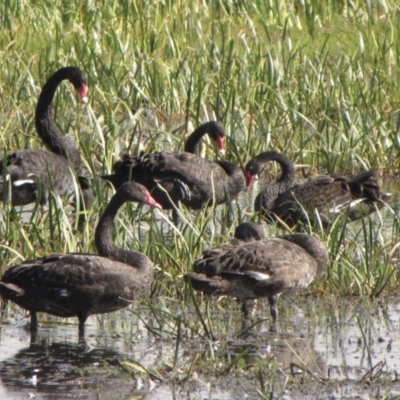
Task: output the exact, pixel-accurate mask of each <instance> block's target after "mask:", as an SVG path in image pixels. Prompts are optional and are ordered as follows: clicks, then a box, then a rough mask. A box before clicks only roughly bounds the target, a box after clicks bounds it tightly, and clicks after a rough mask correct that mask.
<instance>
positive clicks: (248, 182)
mask: <svg viewBox="0 0 400 400" xmlns="http://www.w3.org/2000/svg"><path fill="white" fill-rule="evenodd" d="M254 179H255V176H254V175H253V174H252V173H251V172H250V171H246V191H247V190H249V188H250V186H251V185H252V183H253V182H254Z"/></svg>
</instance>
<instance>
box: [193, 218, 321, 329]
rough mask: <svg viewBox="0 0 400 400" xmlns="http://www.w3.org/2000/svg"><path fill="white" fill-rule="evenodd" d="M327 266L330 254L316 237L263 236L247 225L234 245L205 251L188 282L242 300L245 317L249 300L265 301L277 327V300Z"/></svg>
mask: <svg viewBox="0 0 400 400" xmlns="http://www.w3.org/2000/svg"><path fill="white" fill-rule="evenodd" d="M327 264H328V251H327V249H326V247H325V246H324V245H323V244H322V243H321V242H320V241H319V240H318V239H316V238H315V237H313V236H309V235H306V234H303V233H296V234H293V235H287V236H283V237H281V238H265V237H264V232H263V231H262V229H261V228H260V227H259V226H257V225H254V224H249V223H243V224H241V225H239V226H238V227H237V228H236V232H235V238H234V239H232V240H231V241H230V242H228V243H225V244H222V245H220V246H218V247H215V248H213V249H211V250H206V251H204V252H203V255H202V256H201V257H199V258H198V259H197V260H196V261H195V263H194V265H193V270H194V272H192V273H189V274H187V275H186V276H185V279H186V280H187V281H190V282H191V285H192V287H193V288H194V289H196V290H198V291H201V292H204V293H206V294H209V295H218V296H223V295H227V296H232V297H235V298H237V299H239V300H240V301H241V302H242V311H243V312H244V313H245V314H246V315H247V314H248V309H247V304H246V302H247V300H252V299H258V298H261V297H266V298H268V301H269V304H270V311H271V316H272V320H273V323H275V322H276V320H277V317H278V311H277V307H276V306H277V302H278V298H279V296H280V295H281V294H286V293H290V292H294V291H296V290H301V289H304V288H306V287H307V286H308V285H309V284H310V283H311V282H312V281H313V280H314V278H315V277H316V276H318V275H320V274H321V273H322V272H323V271H324V270H325V269H326V267H327Z"/></svg>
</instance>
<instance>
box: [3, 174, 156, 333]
mask: <svg viewBox="0 0 400 400" xmlns="http://www.w3.org/2000/svg"><path fill="white" fill-rule="evenodd" d="M127 201H136V202H143V203H146V204H149V205H151V206H153V207H160V206H159V204H158V203H156V201H155V200H154V199H153V198H152V197H151V195H150V194H149V192H148V191H147V189H146V188H144V187H143V186H142V185H139V184H137V183H134V182H129V183H126V184H124V185H122V186H121V187H120V189H119V190H118V191H117V192H116V193H115V195H114V196H113V198H112V199H111V201H110V203H109V204H108V206H107V208H106V209H105V211H104V213H103V215H102V217H101V218H100V221H99V223H98V225H97V228H96V232H95V245H96V248H97V250H98V252H99V255H95V254H81V253H67V254H59V253H57V254H49V255H47V256H44V257H41V258H38V259H36V260H28V261H25V262H24V263H22V264H20V265H15V266H12V267H10V268H9V269H7V271H6V272H5V273H4V275H3V276H2V278H1V281H0V295H1V296H2V297H3V298H4V299H8V300H11V301H13V302H15V303H17V304H18V305H19V306H20V307H22V308H24V309H26V310H28V311H30V312H31V329H32V330H36V329H37V318H36V312H47V313H49V314H53V315H57V316H60V317H74V316H76V317H78V318H79V333H80V336H81V337H83V335H84V324H85V321H86V319H87V318H88V316H89V315H91V314H97V313H107V312H112V311H115V310H118V309H120V308H122V307H126V306H128V305H129V304H130V303H131V302H132V301H133V300H136V299H137V298H138V297H139V296H140V295H141V294H142V293H143V292H144V291H146V290H147V289H148V288H149V286H150V284H151V281H152V279H153V263H152V262H151V260H150V259H149V258H148V257H147V256H146V255H144V254H142V253H139V252H135V251H129V250H124V249H120V248H118V247H117V246H116V245H115V244H114V243H113V241H112V231H113V228H112V224H113V219H114V217H115V215H116V213H117V211H118V209H119V208H120V207H121V206H122V205H123V204H124V203H125V202H127Z"/></svg>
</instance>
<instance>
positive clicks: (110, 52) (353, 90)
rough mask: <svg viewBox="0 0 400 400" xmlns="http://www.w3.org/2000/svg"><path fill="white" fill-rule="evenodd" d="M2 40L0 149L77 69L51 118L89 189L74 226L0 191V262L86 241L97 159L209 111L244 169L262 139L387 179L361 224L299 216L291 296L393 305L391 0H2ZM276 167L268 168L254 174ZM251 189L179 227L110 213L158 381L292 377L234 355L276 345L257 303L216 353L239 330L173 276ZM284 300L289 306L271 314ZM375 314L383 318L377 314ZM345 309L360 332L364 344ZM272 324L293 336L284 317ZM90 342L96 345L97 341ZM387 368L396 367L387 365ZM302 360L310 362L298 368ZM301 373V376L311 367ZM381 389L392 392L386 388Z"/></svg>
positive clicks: (399, 97) (298, 158) (232, 309)
mask: <svg viewBox="0 0 400 400" xmlns="http://www.w3.org/2000/svg"><path fill="white" fill-rule="evenodd" d="M0 44H1V46H0V48H1V51H0V91H1V100H0V101H1V107H0V113H1V120H2V123H1V125H0V149H1V151H7V150H11V149H23V148H40V147H42V146H43V145H42V143H41V142H40V140H39V138H38V137H37V135H36V133H35V126H34V109H35V106H36V102H37V98H38V94H39V93H40V89H41V87H42V85H43V83H44V82H45V81H46V79H47V78H48V77H49V76H50V75H51V74H52V73H53V72H54V71H55V70H57V69H58V68H60V67H63V66H66V65H76V66H78V67H79V68H81V69H82V70H83V71H84V72H85V74H86V76H87V78H88V86H89V93H88V96H89V105H82V104H80V103H79V101H78V100H77V98H76V96H75V93H74V90H73V88H72V87H70V86H68V85H64V86H61V87H60V88H59V90H58V92H57V94H56V97H55V101H54V105H55V109H54V110H55V114H56V121H57V124H58V126H59V128H60V130H61V131H62V132H65V133H67V134H68V135H70V136H71V137H73V138H74V140H75V141H76V143H78V145H79V149H80V152H81V155H82V161H83V164H84V168H85V171H86V173H87V175H88V176H92V179H91V186H92V188H93V191H94V194H95V197H96V201H95V205H94V207H93V209H92V210H91V211H90V214H91V218H89V219H88V222H87V223H86V224H85V226H84V227H83V229H78V218H75V215H74V211H73V208H72V207H71V206H70V201H71V199H65V198H63V199H61V198H59V197H58V196H56V195H54V196H51V197H50V198H49V202H48V208H46V209H45V210H44V211H43V210H41V208H40V207H39V205H36V206H33V207H32V208H31V209H30V210H29V211H27V210H26V209H21V208H16V209H12V207H11V206H10V205H9V204H8V203H7V202H6V203H3V205H2V209H1V219H0V260H1V264H0V269H1V272H3V271H5V270H6V269H7V267H9V266H10V265H13V264H15V263H19V262H21V261H22V260H26V259H30V258H36V257H38V256H40V255H42V254H47V253H50V252H75V251H78V252H91V253H92V252H94V251H95V250H94V243H93V225H94V224H95V223H96V222H97V220H98V215H99V214H100V212H101V210H103V209H104V208H105V205H106V203H107V202H108V200H109V198H110V197H111V195H112V192H113V189H112V187H111V186H109V185H108V184H107V183H106V182H104V181H102V180H101V179H100V178H99V175H102V174H106V173H109V172H110V171H111V169H112V165H113V162H114V161H115V160H116V159H117V158H118V157H119V155H120V153H121V152H129V153H131V154H139V152H140V151H141V150H146V151H153V150H162V149H183V143H184V140H185V135H186V134H187V133H188V132H190V131H192V130H193V127H196V126H198V125H200V123H201V122H204V121H206V120H209V119H211V120H218V121H220V122H221V123H222V124H223V125H224V127H225V130H226V132H227V136H228V139H227V145H226V158H227V159H228V160H229V161H231V162H234V163H236V164H237V165H240V166H241V167H242V168H243V167H244V165H245V164H246V162H247V161H248V160H249V159H250V158H252V157H253V156H255V155H256V154H259V153H261V152H262V151H265V150H271V149H272V150H278V151H281V152H283V153H284V154H286V155H287V156H288V157H289V158H290V159H291V160H293V161H294V162H295V164H296V166H297V171H298V178H305V177H308V176H313V175H316V174H323V173H346V174H356V173H358V172H360V171H363V170H366V169H370V168H374V169H379V170H380V171H381V174H382V179H383V182H384V186H385V187H387V188H389V189H390V191H392V192H393V199H392V202H391V204H390V205H389V207H387V208H385V209H383V210H380V212H379V213H376V214H375V215H373V216H369V217H367V218H364V219H363V220H362V221H361V222H359V223H351V224H342V223H339V221H338V222H337V223H333V224H332V226H331V227H330V229H329V230H325V231H322V230H319V229H318V228H315V227H311V226H310V227H309V228H308V230H309V233H312V234H314V235H316V236H317V237H318V238H319V239H321V240H322V241H323V243H325V244H326V246H327V247H328V250H329V254H330V263H329V266H328V270H327V272H326V273H325V274H324V275H323V276H322V277H321V278H320V279H318V280H317V281H315V282H314V283H313V285H311V286H310V287H309V289H307V290H306V291H305V292H302V293H301V294H299V295H298V296H297V297H296V302H297V301H302V300H303V299H305V298H307V305H308V307H314V306H313V305H312V304H313V301H310V299H318V302H319V303H321V302H322V304H325V306H322V309H324V310H328V311H326V313H327V314H326V317H324V316H323V315H324V314H323V313H322V314H321V315H322V316H321V320H320V322H321V324H323V322H322V321H325V323H326V319H330V320H332V319H331V318H333V316H332V315H335V312H333V311H332V310H331V308H330V307H332V308H334V309H336V312H337V313H338V314H339V315H342V314H341V313H342V312H343V311H342V307H343V305H342V303H341V301H342V300H341V299H343V298H345V299H357V302H361V303H362V304H363V307H365V308H366V309H369V308H371V309H375V307H378V306H377V300H376V299H378V300H379V302H382V304H384V306H382V307H383V308H384V309H385V307H389V309H390V310H391V312H392V313H394V314H395V313H396V312H398V311H397V308H396V307H394V309H393V308H390V307H391V306H389V305H388V302H389V300H387V299H389V298H390V296H392V295H396V294H397V292H398V258H399V251H400V246H399V245H398V243H399V238H400V221H399V217H398V197H397V194H396V192H397V189H398V185H397V182H396V180H397V177H398V168H399V160H400V141H399V137H400V136H399V129H400V123H399V122H400V112H399V111H400V110H399V104H400V94H399V93H400V91H399V84H400V73H399V72H400V69H399V68H400V8H399V5H398V4H397V2H396V1H394V0H388V1H385V0H380V1H377V2H370V1H366V2H362V1H350V0H348V1H344V0H341V1H339V0H331V1H325V2H320V1H317V0H305V1H279V0H268V1H261V0H255V1H250V0H243V1H241V2H235V1H219V0H214V1H209V2H206V1H193V2H185V1H178V0H177V1H174V0H170V1H168V0H166V1H157V0H148V1H136V0H130V1H128V0H118V1H117V0H115V1H113V0H111V1H91V0H86V1H84V2H78V1H70V2H64V1H50V0H42V1H33V0H19V1H10V0H5V1H3V2H2V3H1V4H0ZM202 154H203V155H204V156H205V157H207V158H209V159H217V158H218V157H219V156H218V155H217V150H216V148H215V146H214V145H213V144H212V143H208V144H207V143H205V144H204V143H203V145H202ZM274 168H275V169H274ZM278 172H279V171H278V170H277V169H276V167H275V166H273V167H272V170H271V171H270V174H269V175H268V176H266V177H264V179H266V180H268V181H269V180H270V179H273V176H274V175H276V174H277V173H278ZM261 188H262V184H261V183H260V184H259V185H255V186H254V187H253V189H252V191H251V192H250V193H241V194H240V195H239V199H238V201H234V202H232V203H229V204H226V205H223V206H218V208H217V210H216V211H215V212H211V211H210V209H204V210H200V211H196V212H193V211H190V210H186V209H185V208H184V207H181V208H180V212H181V221H182V227H181V229H180V231H177V230H176V229H174V228H173V226H172V225H171V224H169V223H168V222H167V221H166V220H165V219H163V218H161V217H160V215H159V214H157V213H150V212H148V210H147V209H141V208H136V207H135V206H132V205H127V206H126V208H125V209H124V211H123V212H121V213H120V214H119V215H118V218H117V220H116V225H115V237H114V240H115V242H116V243H117V244H118V246H120V247H126V248H131V249H135V250H139V251H141V252H143V253H145V254H147V255H148V256H149V257H150V258H151V259H152V260H153V262H154V263H155V266H156V277H155V280H154V283H153V285H152V289H151V293H150V296H149V299H143V301H142V302H140V304H138V305H136V306H133V307H132V309H129V310H130V312H131V313H132V314H133V315H134V316H135V321H140V324H142V325H141V327H142V328H143V329H144V330H145V331H146V332H147V333H146V335H149V336H151V337H153V338H154V340H155V338H159V337H160V338H161V339H160V340H165V341H166V342H169V343H174V345H173V348H172V349H171V350H170V353H168V354H169V355H168V357H167V358H169V360H168V362H167V364H166V365H168V368H167V367H165V366H164V367H165V368H166V370H168V374H165V375H164V376H163V379H164V382H165V381H166V382H172V384H173V385H178V386H179V385H183V384H184V382H188V381H189V382H192V384H193V385H195V384H196V382H197V383H198V380H202V381H204V380H207V379H211V378H212V377H215V376H221V377H222V376H223V377H226V376H227V375H230V374H232V376H233V375H234V376H235V377H236V376H238V375H240V373H241V372H240V373H238V372H237V371H245V372H244V373H245V374H246V376H247V377H250V378H251V379H250V380H249V382H251V384H250V386H251V387H252V388H253V389H255V390H254V391H252V392H251V393H252V394H251V396H260V398H282V397H283V396H284V394H285V390H293V388H298V385H299V380H298V379H297V378H296V377H295V376H294V375H291V374H290V373H288V374H281V372H280V369H279V365H277V364H276V362H275V360H274V358H273V357H271V358H268V357H266V358H265V359H264V358H263V359H262V360H261V361H262V362H261V364H260V363H259V362H258V361H257V362H253V361H252V362H247V361H246V360H247V358H246V357H247V356H248V354H251V353H252V349H253V348H254V347H251V346H255V348H259V346H258V345H259V342H260V341H262V342H263V345H265V346H266V343H265V342H267V341H269V340H274V339H273V338H274V337H273V336H270V333H268V331H267V326H268V322H269V321H268V320H265V319H264V318H265V317H266V316H267V315H268V313H266V312H265V310H266V304H265V303H263V302H261V303H260V304H259V305H258V307H257V312H256V314H255V320H254V321H253V323H254V326H252V327H251V326H250V327H246V328H244V330H245V331H246V332H247V331H248V332H250V336H251V338H250V339H247V340H246V343H245V344H246V345H247V344H248V345H249V346H250V347H246V346H244V347H243V348H240V349H236V350H235V352H234V354H235V355H234V356H233V357H231V356H229V357H227V356H225V355H221V352H219V351H214V350H213V349H214V347H213V344H212V343H213V341H212V337H214V338H215V337H217V338H221V340H222V342H223V341H224V340H227V338H228V337H229V340H232V341H233V340H237V341H239V338H238V335H239V333H240V332H243V329H242V326H240V324H241V321H240V320H239V318H241V315H240V310H239V307H238V306H237V305H236V303H235V301H234V300H231V299H228V298H225V297H224V298H220V299H219V300H218V301H212V302H207V300H206V299H205V298H203V297H202V296H200V295H197V294H195V293H193V292H192V290H191V289H190V288H189V287H188V286H187V285H185V283H184V280H183V276H184V275H185V274H186V273H187V272H189V271H190V269H191V266H192V265H193V262H194V260H195V259H196V257H197V256H198V255H199V254H200V253H201V252H202V251H203V249H206V248H210V247H213V246H215V245H218V244H220V243H222V242H225V241H227V240H228V239H229V238H231V237H232V235H233V231H234V228H235V226H236V225H237V224H238V223H239V222H241V221H244V220H247V221H255V222H261V221H259V219H258V218H259V217H258V216H257V215H255V214H254V212H253V199H254V197H255V195H256V194H257V193H258V191H259V190H261ZM261 223H262V222H261ZM263 224H264V223H263ZM264 228H265V231H266V232H267V233H268V234H269V235H271V236H273V235H279V234H282V232H283V230H282V229H281V228H280V227H279V226H278V225H272V226H268V225H265V224H264ZM290 304H291V303H290V301H288V302H287V303H286V305H285V302H282V303H281V304H280V308H282V309H283V314H282V315H283V320H285V318H287V319H288V320H290V319H291V318H294V314H295V312H293V308H292V306H291V305H290ZM378 304H381V303H378ZM285 307H287V308H289V310H292V311H289V312H287V313H286V312H285V310H284V309H285ZM324 307H325V308H324ZM360 307H361V306H360ZM365 308H363V309H365ZM221 310H222V311H221ZM19 312H20V311H19V310H17V308H14V307H13V306H8V309H7V310H6V313H5V314H3V318H2V327H1V328H2V329H3V328H4V329H6V328H8V326H7V325H8V324H13V323H15V319H18V318H20V317H18V315H20V314H18V313H19ZM330 312H331V314H329V313H330ZM382 313H383V314H382V315H383V316H381V317H380V321H382V320H384V321H386V322H387V321H389V320H391V319H390V318H387V317H385V315H387V314H385V312H384V311H382ZM215 314H218V315H217V316H216V315H215ZM394 314H391V315H392V316H393V315H394ZM115 315H116V317H112V318H111V320H112V321H114V325H113V326H115V327H116V328H115V329H114V328H113V329H112V330H111V331H112V335H114V334H115V332H118V330H119V327H120V326H121V324H123V321H119V320H118V318H122V319H124V318H125V319H128V318H129V317H130V314H129V313H128V314H127V312H126V313H123V314H115ZM121 315H122V316H121ZM127 316H128V317H127ZM43 318H44V320H45V318H46V317H43ZM325 318H326V319H325ZM343 318H344V320H345V317H344V316H343ZM391 318H392V317H391ZM394 318H395V317H393V318H392V319H394ZM106 320H108V319H107V318H106ZM99 321H100V323H101V321H103V319H102V317H101V318H99ZM359 321H360V326H359V331H358V333H357V335H358V337H361V338H362V340H363V342H362V343H368V346H371V343H372V342H368V341H366V337H365V336H364V333H365V331H364V329H363V328H362V326H363V321H362V320H361V319H360V320H359ZM42 322H43V321H42ZM60 323H61V322H60ZM138 323H139V322H138ZM287 323H289V322H288V321H286V322H284V323H283V324H287ZM378 323H379V322H378ZM93 324H94V325H96V324H95V323H94V322H93ZM389 325H390V324H389ZM283 326H286V325H283ZM321 326H322V325H321ZM232 327H234V329H233V328H232ZM316 329H319V328H316ZM320 329H323V328H320ZM374 329H375V328H371V331H373V330H374ZM388 329H389V328H388ZM282 330H283V332H285V335H286V334H287V335H289V336H291V337H293V336H295V333H294V332H295V328H294V325H293V326H292V328H290V329H289V331H287V330H286V328H282ZM389 331H390V332H392V330H390V329H389ZM96 332H97V331H96ZM102 332H103V333H102V334H103V335H105V336H107V335H108V334H109V333H105V332H108V331H107V330H106V331H102ZM304 332H308V331H307V330H303V331H302V333H303V334H304V335H305V337H304V339H305V340H307V339H308V333H304ZM360 332H361V333H360ZM278 334H279V333H278ZM388 335H390V334H388ZM93 336H94V337H95V336H96V334H95V333H93ZM372 336H373V335H372ZM6 337H7V336H5V338H6ZM123 337H124V338H126V337H127V334H126V332H124V333H123ZM378 338H379V335H378V337H377V338H376V340H378ZM58 339H59V338H58ZM2 340H3V339H2ZM4 340H7V339H4ZM54 340H56V339H54ZM279 340H280V339H279ZM374 343H377V342H374ZM386 343H387V342H386ZM103 344H104V345H105V346H107V345H108V343H103V342H102V341H101V340H100V345H103ZM112 345H113V341H111V346H112ZM257 346H258V347H257ZM368 346H367V345H366V347H365V349H368V348H371V347H368ZM193 348H195V349H197V350H198V348H201V349H203V348H207V351H203V352H202V353H201V355H199V356H197V357H189V358H188V360H189V361H188V363H189V364H188V365H189V367H188V366H187V365H186V366H185V368H181V363H180V362H181V360H180V358H179V357H180V354H181V353H180V352H181V351H187V352H188V354H192V355H193V354H197V353H199V354H200V352H197V353H196V352H195V351H192V350H193ZM182 349H184V350H182ZM124 351H127V352H128V353H129V352H130V351H131V350H129V349H128V350H127V349H126V348H124ZM191 351H192V352H191ZM366 351H367V353H368V354H369V352H368V350H366ZM132 354H133V353H132ZM171 354H172V357H171V356H170V355H171ZM369 360H370V361H371V362H370V364H369V370H370V371H371V373H370V375H369V376H367V377H363V375H362V374H361V375H360V373H356V374H355V375H347V378H346V379H347V381H346V382H352V381H356V380H357V379H361V378H363V379H367V380H368V379H369V378H371V380H372V379H376V380H377V381H378V382H380V383H382V382H385V383H387V382H390V381H391V380H395V379H397V378H396V377H395V374H394V373H393V374H392V372H393V370H391V371H389V372H390V373H388V374H386V375H385V374H384V373H383V372H387V371H386V370H385V369H384V368H385V367H382V368H383V369H382V371H383V372H382V373H381V374H377V373H376V371H377V369H374V368H373V367H374V365H375V364H373V363H372V358H371V357H370V358H369ZM328 364H329V363H328ZM164 367H163V368H164ZM155 368H156V367H155ZM355 368H356V367H355ZM360 368H361V367H360ZM363 368H365V371H364V373H365V374H367V373H368V370H367V367H365V366H363ZM393 368H394V371H395V373H396V374H397V373H398V372H399V370H398V369H396V368H397V366H395V367H393ZM216 369H218V373H216V372H215V371H216ZM182 371H183V372H182ZM232 371H235V372H234V373H233V372H232ZM302 371H303V375H307V374H308V373H307V372H305V371H306V369H305V367H304V368H303V370H302ZM314 375H315V374H314V373H313V375H310V374H308V376H309V377H311V378H310V379H315V380H318V379H320V377H318V378H317V377H315V376H314ZM396 376H397V375H396ZM231 378H232V377H231ZM323 378H324V379H325V378H326V379H328V381H329V382H328V384H332V381H333V382H336V381H337V382H339V381H340V379H337V376H335V375H331V376H330V377H328V376H327V374H325V375H324V376H323ZM127 379H128V378H127ZM213 379H214V378H213ZM221 379H222V378H221ZM238 379H239V380H238V382H239V381H240V378H238ZM214 382H215V381H214ZM318 382H319V383H318V384H322V383H321V382H322V381H321V382H320V381H318ZM239 390H240V389H239ZM246 390H247V389H243V393H245V392H246ZM195 396H196V394H194V397H195ZM199 396H200V395H199ZM377 396H378V395H377ZM386 396H387V397H386V398H391V397H390V396H391V394H390V390H389V391H387V392H386ZM104 398H105V397H104ZM195 398H196V397H195Z"/></svg>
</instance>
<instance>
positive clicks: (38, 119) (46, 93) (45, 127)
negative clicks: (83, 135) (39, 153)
mask: <svg viewBox="0 0 400 400" xmlns="http://www.w3.org/2000/svg"><path fill="white" fill-rule="evenodd" d="M76 70H77V68H75V67H65V68H61V69H59V70H58V71H57V72H55V73H54V74H53V75H52V76H51V77H50V78H49V79H48V81H47V82H46V83H45V85H44V86H43V89H42V91H41V93H40V96H39V100H38V103H37V106H36V114H35V124H36V130H37V133H38V135H39V136H40V138H41V139H42V141H43V143H44V144H45V145H46V147H47V148H48V149H49V150H51V151H52V152H54V153H56V154H60V155H62V156H64V157H67V158H68V159H69V160H70V162H71V164H72V166H73V167H74V169H75V170H76V171H78V170H79V168H80V163H81V158H80V154H79V150H78V148H77V147H76V145H75V143H74V141H73V140H72V139H70V138H67V137H64V136H63V135H62V134H61V133H60V131H59V130H58V128H57V126H56V124H55V122H54V119H53V115H52V110H51V105H52V103H53V99H54V94H55V92H56V89H57V87H58V85H59V84H60V83H61V82H62V81H63V80H65V79H69V77H70V75H71V74H73V73H74V72H75V71H76Z"/></svg>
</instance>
